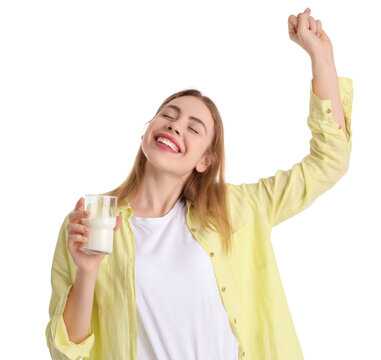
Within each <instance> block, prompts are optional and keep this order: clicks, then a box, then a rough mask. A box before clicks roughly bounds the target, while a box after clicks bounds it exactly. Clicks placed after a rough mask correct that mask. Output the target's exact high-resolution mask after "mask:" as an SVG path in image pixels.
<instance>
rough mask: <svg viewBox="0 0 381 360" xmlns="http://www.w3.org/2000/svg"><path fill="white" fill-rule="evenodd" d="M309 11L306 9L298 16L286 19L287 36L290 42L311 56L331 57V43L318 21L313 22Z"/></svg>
mask: <svg viewBox="0 0 381 360" xmlns="http://www.w3.org/2000/svg"><path fill="white" fill-rule="evenodd" d="M310 14H311V9H310V8H307V9H306V10H304V12H302V13H299V14H298V16H294V15H290V16H289V17H288V35H289V37H290V39H291V40H292V41H295V42H296V43H297V44H298V45H300V46H301V47H302V48H303V49H304V50H306V51H307V53H308V54H309V55H310V56H311V57H312V56H325V55H331V54H332V52H333V47H332V44H331V41H330V39H329V37H328V36H327V34H326V33H325V31H324V30H323V28H322V24H321V21H320V20H315V19H314V18H313V17H312V16H310Z"/></svg>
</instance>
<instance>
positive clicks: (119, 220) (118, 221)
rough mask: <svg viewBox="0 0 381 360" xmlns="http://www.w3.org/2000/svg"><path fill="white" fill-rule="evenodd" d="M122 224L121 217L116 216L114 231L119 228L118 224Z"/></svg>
mask: <svg viewBox="0 0 381 360" xmlns="http://www.w3.org/2000/svg"><path fill="white" fill-rule="evenodd" d="M121 223H122V216H121V215H118V216H117V217H116V225H115V227H114V231H118V229H119V227H120V224H121Z"/></svg>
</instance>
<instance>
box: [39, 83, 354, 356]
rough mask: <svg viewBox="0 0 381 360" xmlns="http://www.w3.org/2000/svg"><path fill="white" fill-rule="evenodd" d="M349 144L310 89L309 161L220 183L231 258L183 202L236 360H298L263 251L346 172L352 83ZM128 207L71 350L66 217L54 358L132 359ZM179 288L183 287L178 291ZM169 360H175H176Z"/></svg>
mask: <svg viewBox="0 0 381 360" xmlns="http://www.w3.org/2000/svg"><path fill="white" fill-rule="evenodd" d="M338 81H339V89H340V96H341V101H342V105H343V110H344V116H345V120H346V127H347V133H348V134H347V136H346V135H345V133H344V131H343V130H342V129H341V128H340V126H339V125H338V124H337V123H336V122H334V121H333V119H332V112H331V105H332V104H331V100H321V99H319V98H318V97H317V96H316V95H315V94H314V93H313V90H312V89H313V88H312V80H311V84H310V109H309V110H310V113H309V116H308V118H307V123H308V126H309V128H310V129H311V132H312V138H311V140H310V154H309V155H307V156H305V157H304V158H303V159H302V161H301V162H299V163H296V164H295V165H293V166H292V168H291V169H290V170H287V171H284V170H278V171H277V172H276V173H275V175H274V176H271V177H268V178H261V179H259V181H258V182H257V183H250V184H245V183H242V184H240V185H234V184H229V183H227V184H226V186H227V190H228V200H229V206H230V210H231V216H232V226H233V229H234V233H233V250H232V252H231V253H230V254H229V255H225V253H224V252H223V247H222V243H221V237H220V236H219V235H218V234H217V233H215V232H212V231H201V227H200V224H199V222H198V219H197V218H196V217H195V213H194V211H193V210H194V208H193V204H192V203H191V202H190V201H189V200H188V201H187V202H186V206H187V213H186V222H187V226H188V228H189V230H190V231H191V232H192V234H193V236H194V238H195V239H196V240H197V241H199V243H200V244H201V246H202V247H203V248H204V250H205V251H206V253H207V254H208V255H209V259H210V261H211V263H212V265H213V269H214V274H215V278H216V282H217V285H218V288H219V290H220V295H221V301H222V302H223V306H224V307H225V309H226V312H227V314H228V317H229V322H230V326H231V329H232V331H233V333H234V334H235V336H236V339H237V342H238V345H239V355H238V358H239V359H240V360H249V359H250V360H300V359H303V354H302V350H301V348H300V344H299V341H298V338H297V335H296V332H295V328H294V324H293V321H292V318H291V315H290V311H289V308H288V305H287V301H286V297H285V294H284V290H283V287H282V283H281V279H280V276H279V272H278V267H277V263H276V260H275V256H274V253H273V248H272V245H271V240H270V234H271V230H272V227H274V226H275V225H277V224H279V223H280V222H282V221H284V220H286V219H288V218H290V217H291V216H294V215H296V214H297V213H299V212H301V211H303V210H304V209H306V208H307V207H308V206H310V205H311V204H312V203H313V202H314V200H315V199H316V198H317V197H318V196H319V195H321V194H323V193H324V192H325V191H326V190H328V189H330V188H331V187H332V186H333V185H335V184H336V183H337V181H338V180H339V179H340V178H341V177H342V176H343V175H344V174H345V173H346V171H347V170H348V166H349V158H350V153H351V147H352V131H351V112H352V101H353V82H352V80H351V79H349V78H344V77H338ZM132 213H133V211H132V209H131V207H130V206H129V205H127V206H123V207H119V208H118V215H122V219H123V220H122V223H121V226H120V228H119V230H118V231H117V232H115V233H114V248H113V252H112V254H110V255H106V256H105V258H104V259H103V261H102V262H101V265H100V269H99V272H98V277H97V280H96V284H95V292H94V302H93V311H92V318H91V332H90V335H89V336H88V337H87V338H86V339H85V340H83V341H82V342H81V343H79V344H75V343H73V342H71V341H70V340H69V338H68V334H67V331H66V327H65V323H64V321H63V316H62V314H63V311H64V309H65V305H66V301H67V297H68V294H69V292H70V289H71V287H72V285H73V283H74V280H75V274H76V265H75V264H74V262H73V260H72V258H71V255H70V254H69V253H68V251H67V248H66V239H67V232H66V226H67V224H68V221H69V219H68V216H69V214H68V215H67V216H66V217H65V219H64V221H63V224H62V226H61V228H60V231H59V235H58V240H57V245H56V248H55V252H54V257H53V264H52V271H51V283H52V296H51V300H50V305H49V315H50V321H49V322H48V324H47V327H46V339H47V344H48V347H49V350H50V353H51V356H52V358H53V359H56V360H58V359H72V360H74V359H81V358H89V359H93V360H101V359H102V360H106V359H110V360H126V359H132V360H136V359H137V322H136V297H135V272H134V262H135V249H134V241H133V233H132V231H131V227H130V223H129V218H130V216H131V215H132ZM184 286H187V285H186V284H184ZM174 360H177V359H174Z"/></svg>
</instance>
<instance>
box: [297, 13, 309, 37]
mask: <svg viewBox="0 0 381 360" xmlns="http://www.w3.org/2000/svg"><path fill="white" fill-rule="evenodd" d="M308 17H309V15H308V14H307V12H303V13H299V14H298V16H297V20H298V33H300V32H304V31H307V30H308V29H309V27H310V23H309V21H308Z"/></svg>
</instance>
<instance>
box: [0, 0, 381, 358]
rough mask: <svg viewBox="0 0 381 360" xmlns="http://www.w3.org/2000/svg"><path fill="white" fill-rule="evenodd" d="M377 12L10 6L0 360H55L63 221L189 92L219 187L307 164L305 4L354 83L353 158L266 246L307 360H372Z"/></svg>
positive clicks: (121, 170) (4, 21) (359, 8)
mask: <svg viewBox="0 0 381 360" xmlns="http://www.w3.org/2000/svg"><path fill="white" fill-rule="evenodd" d="M376 4H377V2H370V1H361V2H344V1H342V2H340V1H337V2H334V1H312V0H310V1H309V2H305V1H295V0H289V1H286V2H284V1H271V2H268V3H265V2H262V1H258V2H254V1H236V2H232V1H221V0H219V1H211V0H203V1H194V0H193V1H191V2H190V1H162V0H161V1H157V0H156V1H154V0H151V1H134V2H132V1H129V2H125V1H107V2H106V1H103V2H102V1H78V0H76V1H60V2H58V1H15V0H14V1H12V2H11V1H3V2H2V3H1V6H0V119H1V131H0V134H1V142H0V146H1V149H0V150H1V173H2V176H1V180H0V181H1V192H2V194H1V199H2V201H1V207H0V209H1V219H2V229H3V232H2V236H1V243H2V248H1V251H2V257H1V262H0V264H1V269H0V270H1V271H0V273H1V293H2V295H1V298H0V318H1V321H0V329H1V338H2V343H3V345H2V356H1V357H2V358H5V357H4V356H3V354H4V351H5V352H7V351H8V354H9V355H8V356H9V358H10V357H12V358H17V359H26V358H35V359H49V358H50V356H49V351H48V348H47V346H46V339H45V327H46V325H47V323H48V321H49V315H48V306H49V300H50V295H51V285H50V270H51V264H52V258H53V253H54V249H55V245H56V240H57V235H58V231H59V228H60V226H61V224H62V221H63V219H64V217H65V215H66V214H67V213H68V212H70V211H71V210H73V209H74V206H75V203H76V202H77V200H78V199H79V198H80V197H81V196H83V195H84V194H85V193H92V192H96V193H102V192H106V191H108V190H111V189H113V188H115V187H116V186H118V185H119V184H121V183H122V182H123V180H124V179H125V178H126V177H127V175H128V173H129V172H130V170H131V167H132V164H133V161H134V159H135V155H136V153H137V150H138V148H139V144H140V141H141V139H140V136H141V134H142V132H143V130H144V124H145V123H146V122H147V121H148V120H150V119H151V118H152V117H153V116H154V114H155V112H156V110H157V108H158V107H159V105H160V104H161V102H162V101H163V100H164V99H165V98H166V97H167V96H169V95H170V94H172V93H173V92H176V91H179V90H182V89H185V88H196V89H199V90H201V91H202V93H203V94H205V95H207V96H209V97H210V98H211V99H212V100H213V101H214V102H215V103H216V105H217V106H218V108H219V110H220V112H221V115H222V118H223V121H224V128H225V139H226V141H225V150H226V153H227V173H226V180H227V182H230V183H234V184H240V183H243V182H246V183H248V182H257V181H258V179H259V178H260V177H267V176H271V175H274V174H275V172H276V170H278V169H283V170H287V169H290V168H291V167H292V165H293V164H294V163H296V162H299V161H301V160H302V158H303V157H304V156H305V155H307V154H308V153H309V141H310V139H311V132H310V130H309V128H308V126H307V116H308V111H309V90H310V81H311V79H312V71H311V61H310V58H309V56H308V54H307V53H306V52H305V51H304V50H303V49H302V48H301V47H299V46H298V45H297V44H296V43H294V42H292V41H291V40H290V39H289V37H288V27H287V20H288V16H289V15H291V14H294V15H297V14H298V13H299V12H303V11H304V9H305V8H306V7H307V6H308V7H310V8H311V10H312V12H311V15H312V16H313V17H314V18H315V19H320V20H321V21H322V24H323V29H324V30H325V31H326V32H327V34H328V36H329V37H330V39H331V42H332V44H333V47H334V56H335V64H336V68H337V72H338V75H339V76H343V77H349V78H351V79H353V84H354V98H353V112H352V133H353V147H352V156H351V162H350V167H349V170H348V172H347V173H346V175H345V176H344V177H343V178H342V179H341V180H340V181H339V182H338V183H337V184H336V185H335V186H334V187H333V188H332V189H330V190H329V191H328V192H326V193H324V194H323V195H321V197H319V198H318V199H317V200H316V201H315V202H314V203H313V205H312V206H311V207H309V208H308V209H306V210H305V211H303V212H302V213H300V214H298V215H297V216H295V217H293V218H291V219H289V220H288V221H285V222H283V223H282V224H280V225H278V226H277V227H275V228H274V229H273V233H272V243H273V248H274V252H275V255H276V259H277V263H278V267H279V271H280V274H281V278H282V283H283V286H284V289H285V293H286V296H287V300H288V304H289V307H290V311H291V314H292V317H293V321H294V324H295V327H296V331H297V334H298V337H299V341H300V344H301V347H302V350H303V353H304V356H305V358H306V359H307V360H315V359H316V360H318V359H319V360H320V359H325V360H330V359H332V360H333V359H335V360H336V359H346V360H349V359H367V360H370V359H381V349H380V346H379V341H380V336H381V329H380V327H381V325H380V324H381V311H380V304H381V295H380V292H379V290H380V274H381V265H380V263H381V262H380V250H381V246H380V242H381V235H380V227H379V224H380V220H381V213H380V203H381V196H380V195H381V192H380V175H379V174H380V172H379V166H380V145H379V141H380V130H381V126H380V122H381V119H380V113H379V110H378V109H379V106H380V105H379V103H380V95H379V94H380V85H381V77H380V69H379V66H380V64H381V58H380V53H379V52H378V51H379V44H380V35H381V30H380V27H379V21H380V20H379V19H380V18H379V14H378V12H377V11H376V7H375V6H376ZM258 360H261V359H258ZM290 360H291V359H290Z"/></svg>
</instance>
